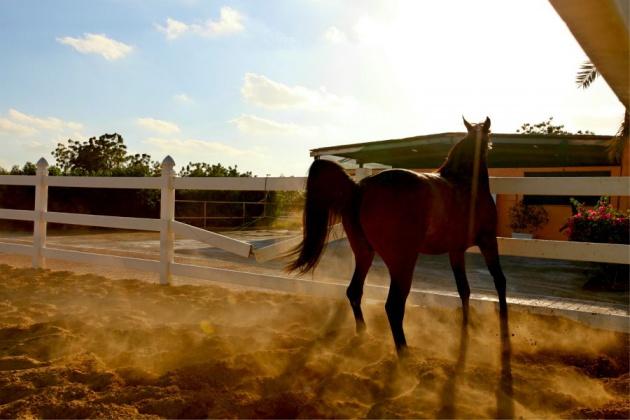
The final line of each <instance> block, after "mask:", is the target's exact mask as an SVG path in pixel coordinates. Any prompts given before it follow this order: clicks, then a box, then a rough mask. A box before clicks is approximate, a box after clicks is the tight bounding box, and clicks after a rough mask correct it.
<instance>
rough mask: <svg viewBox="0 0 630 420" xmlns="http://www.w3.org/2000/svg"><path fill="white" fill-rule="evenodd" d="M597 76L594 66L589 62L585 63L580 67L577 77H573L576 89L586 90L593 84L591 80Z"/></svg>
mask: <svg viewBox="0 0 630 420" xmlns="http://www.w3.org/2000/svg"><path fill="white" fill-rule="evenodd" d="M597 76H599V72H598V71H597V69H596V68H595V65H594V64H593V63H591V62H590V61H585V62H584V63H582V66H580V71H578V74H577V76H575V83H576V84H577V85H578V87H581V88H582V89H586V88H587V87H589V86H590V85H591V83H593V80H595V78H596V77H597Z"/></svg>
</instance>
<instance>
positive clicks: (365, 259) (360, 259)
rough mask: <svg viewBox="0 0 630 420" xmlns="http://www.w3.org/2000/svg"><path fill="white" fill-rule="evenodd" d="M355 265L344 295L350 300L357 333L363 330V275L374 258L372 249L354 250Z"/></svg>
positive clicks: (365, 274)
mask: <svg viewBox="0 0 630 420" xmlns="http://www.w3.org/2000/svg"><path fill="white" fill-rule="evenodd" d="M354 259H355V267H354V274H353V275H352V280H350V285H349V286H348V289H347V290H346V296H348V300H349V301H350V306H351V307H352V313H353V314H354V320H355V322H356V325H357V326H356V328H357V333H360V332H363V331H365V320H364V319H363V311H362V310H361V298H362V297H363V285H364V284H365V277H366V276H367V273H368V271H369V269H370V266H371V265H372V260H373V259H374V251H373V250H371V249H368V248H367V247H366V248H363V249H358V250H354Z"/></svg>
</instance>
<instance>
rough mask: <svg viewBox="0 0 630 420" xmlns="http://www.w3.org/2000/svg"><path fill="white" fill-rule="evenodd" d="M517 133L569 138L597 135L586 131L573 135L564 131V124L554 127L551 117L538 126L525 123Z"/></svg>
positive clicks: (579, 131)
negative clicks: (571, 136) (577, 135)
mask: <svg viewBox="0 0 630 420" xmlns="http://www.w3.org/2000/svg"><path fill="white" fill-rule="evenodd" d="M516 132H517V133H520V134H529V135H540V134H544V135H555V136H569V135H572V134H583V135H587V134H588V135H592V134H595V133H593V132H592V131H589V130H586V131H582V130H578V131H577V132H575V133H571V132H569V131H567V130H565V129H564V124H561V125H554V123H553V117H549V119H547V120H545V121H542V122H539V123H538V124H530V123H524V124H523V125H521V128H519V129H518V130H516Z"/></svg>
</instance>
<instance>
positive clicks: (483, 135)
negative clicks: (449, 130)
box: [462, 116, 492, 154]
mask: <svg viewBox="0 0 630 420" xmlns="http://www.w3.org/2000/svg"><path fill="white" fill-rule="evenodd" d="M462 119H463V120H464V125H465V126H466V130H468V134H467V135H466V137H464V139H463V140H462V141H467V142H469V143H474V142H477V141H479V142H480V150H481V151H483V152H484V154H485V153H486V152H487V150H488V149H492V143H491V142H490V118H488V117H486V120H485V121H484V122H482V123H479V124H471V123H469V122H468V121H466V118H464V117H463V116H462ZM477 139H479V140H477Z"/></svg>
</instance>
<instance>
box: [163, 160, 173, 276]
mask: <svg viewBox="0 0 630 420" xmlns="http://www.w3.org/2000/svg"><path fill="white" fill-rule="evenodd" d="M174 166H175V161H173V158H172V157H170V156H166V157H165V158H164V160H163V161H162V188H161V195H160V219H161V221H162V226H161V228H160V284H169V283H170V282H171V264H173V262H174V261H175V252H174V251H173V249H174V245H175V233H174V232H173V227H172V226H171V224H172V222H173V220H175V188H174V187H173V178H174V176H175V171H174V170H173V167H174Z"/></svg>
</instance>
